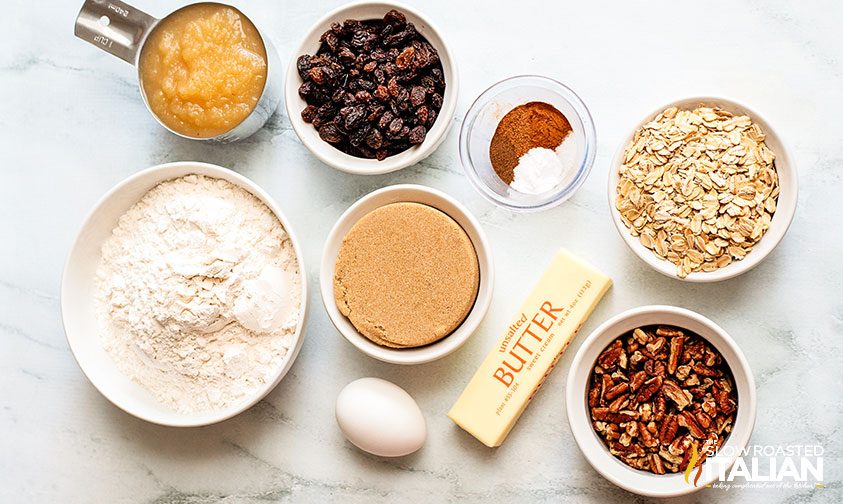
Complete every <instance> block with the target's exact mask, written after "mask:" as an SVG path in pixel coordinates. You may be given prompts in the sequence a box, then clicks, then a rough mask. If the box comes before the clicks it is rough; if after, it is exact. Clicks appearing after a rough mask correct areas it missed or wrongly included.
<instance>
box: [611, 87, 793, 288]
mask: <svg viewBox="0 0 843 504" xmlns="http://www.w3.org/2000/svg"><path fill="white" fill-rule="evenodd" d="M797 193H798V180H797V175H796V167H795V165H794V164H793V162H792V160H791V156H790V154H789V151H788V150H787V148H786V147H785V145H784V144H783V142H782V140H781V137H780V136H779V135H778V134H777V133H776V132H775V130H774V129H773V128H772V127H771V126H770V124H769V123H768V122H767V121H766V120H765V119H764V118H763V117H762V116H761V115H760V114H758V113H757V112H755V111H754V110H752V109H750V108H749V107H747V106H745V105H743V104H740V103H738V102H735V101H733V100H728V99H725V98H714V97H694V98H687V99H684V100H679V101H676V102H673V103H671V104H668V105H666V106H662V107H659V108H658V109H657V110H656V111H654V112H653V113H651V114H649V115H647V116H646V118H645V119H644V121H642V122H641V123H640V124H639V125H637V126H636V127H635V129H634V130H633V131H632V133H630V135H629V136H628V137H627V138H626V139H625V140H624V142H623V143H622V144H621V146H620V148H619V149H618V151H617V153H616V154H615V157H614V159H613V161H612V167H611V169H610V172H609V207H610V210H611V213H612V218H613V220H614V222H615V226H616V227H617V229H618V232H619V233H620V235H621V237H622V238H623V240H624V241H625V242H626V244H627V245H628V246H629V248H630V249H632V251H633V252H635V254H637V255H638V257H640V258H641V259H642V260H644V261H645V262H646V263H647V264H649V265H650V266H652V267H653V268H654V269H655V270H656V271H658V272H660V273H662V274H664V275H667V276H670V277H674V278H679V279H681V280H685V281H690V282H715V281H719V280H726V279H729V278H733V277H735V276H737V275H740V274H741V273H744V272H746V271H749V270H750V269H752V268H753V267H755V266H757V265H758V264H759V263H760V262H761V261H762V260H763V259H764V258H765V257H766V256H767V255H768V254H769V253H770V252H771V251H772V250H773V249H774V248H775V247H776V245H778V243H779V242H780V241H781V239H782V238H783V237H784V235H785V233H786V232H787V229H788V227H789V226H790V223H791V221H792V220H793V214H794V212H795V211H796V200H797Z"/></svg>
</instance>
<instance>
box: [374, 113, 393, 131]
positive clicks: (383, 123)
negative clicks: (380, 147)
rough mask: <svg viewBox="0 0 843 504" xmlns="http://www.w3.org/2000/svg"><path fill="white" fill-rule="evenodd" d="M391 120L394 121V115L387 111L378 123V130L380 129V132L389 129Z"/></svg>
mask: <svg viewBox="0 0 843 504" xmlns="http://www.w3.org/2000/svg"><path fill="white" fill-rule="evenodd" d="M393 119H395V115H394V114H393V113H392V112H390V111H388V110H387V111H386V112H384V113H383V115H382V116H381V118H380V120H379V121H378V128H380V129H382V130H385V129H387V128H388V127H389V124H390V123H391V122H392V120H393Z"/></svg>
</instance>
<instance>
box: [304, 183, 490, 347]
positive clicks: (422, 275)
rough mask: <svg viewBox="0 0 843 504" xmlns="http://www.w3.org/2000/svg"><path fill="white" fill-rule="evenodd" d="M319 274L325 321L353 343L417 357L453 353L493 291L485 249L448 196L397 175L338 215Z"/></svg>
mask: <svg viewBox="0 0 843 504" xmlns="http://www.w3.org/2000/svg"><path fill="white" fill-rule="evenodd" d="M319 283H320V287H321V291H322V301H323V302H324V304H325V309H326V311H327V312H328V316H329V318H330V319H331V322H332V323H333V324H334V326H335V327H336V328H337V330H338V331H339V332H340V333H341V334H342V335H343V337H345V338H346V339H347V340H348V341H349V342H350V343H351V344H352V345H354V346H355V347H356V348H357V349H358V350H360V351H361V352H363V353H365V354H367V355H369V356H371V357H374V358H375V359H378V360H381V361H384V362H391V363H393V364H422V363H426V362H431V361H433V360H436V359H439V358H442V357H444V356H446V355H448V354H450V353H452V352H454V351H455V350H456V349H457V348H459V347H460V346H462V345H463V344H464V343H465V342H466V341H467V340H468V338H469V337H470V336H471V335H472V334H473V333H474V331H475V330H476V329H477V327H478V326H479V324H480V322H481V320H482V319H483V317H484V316H485V314H486V311H487V310H488V308H489V304H490V301H491V297H492V288H493V285H494V267H493V265H492V252H491V247H490V246H489V244H488V241H487V239H486V235H485V233H484V232H483V229H482V228H481V226H480V223H479V222H478V221H477V219H475V218H474V217H473V216H472V215H471V213H469V211H468V210H467V209H466V208H465V207H463V206H462V205H461V204H460V203H459V202H458V201H457V200H455V199H454V198H452V197H450V196H448V195H447V194H445V193H443V192H440V191H437V190H435V189H431V188H429V187H425V186H420V185H414V184H398V185H393V186H388V187H384V188H382V189H378V190H377V191H374V192H372V193H370V194H368V195H366V196H364V197H363V198H361V199H360V200H358V201H357V202H356V203H354V204H353V205H352V206H351V207H349V208H348V210H346V211H345V212H344V213H343V214H342V216H340V218H339V219H338V220H337V223H336V225H335V226H334V228H333V229H332V230H331V233H330V234H329V235H328V239H327V240H326V243H325V248H324V250H323V255H322V266H321V270H320V279H319Z"/></svg>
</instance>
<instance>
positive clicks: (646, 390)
mask: <svg viewBox="0 0 843 504" xmlns="http://www.w3.org/2000/svg"><path fill="white" fill-rule="evenodd" d="M566 400H567V410H568V420H569V422H570V425H571V430H572V432H573V435H574V439H575V440H576V442H577V444H578V445H579V447H580V449H581V450H582V452H583V455H584V456H585V458H586V459H587V460H588V461H589V463H590V464H591V465H592V466H593V467H594V468H595V469H596V470H597V472H599V473H600V474H602V475H603V476H604V477H605V478H606V479H608V480H609V481H611V482H612V483H614V484H616V485H618V486H620V487H621V488H624V489H626V490H628V491H630V492H635V493H637V494H640V495H646V496H650V497H673V496H678V495H683V494H687V493H691V492H694V491H696V490H699V489H702V488H705V487H706V485H708V484H711V483H712V482H714V481H716V480H717V478H719V475H720V474H721V473H724V472H727V471H728V470H729V469H730V468H731V467H732V465H733V464H734V463H735V461H736V460H737V458H738V456H739V455H740V453H741V451H742V450H744V449H745V447H746V446H747V443H748V442H749V439H750V436H751V435H752V430H753V428H754V426H755V416H756V395H755V381H754V378H753V376H752V370H751V369H750V367H749V363H748V362H747V360H746V358H745V357H744V355H743V353H742V352H741V350H740V348H738V346H737V345H736V344H735V342H734V340H733V339H732V338H731V337H730V336H729V335H728V334H727V333H726V332H725V331H724V330H723V329H722V328H720V327H719V326H718V325H717V324H715V323H714V322H712V321H711V320H709V319H708V318H706V317H704V316H702V315H700V314H698V313H695V312H693V311H690V310H686V309H684V308H678V307H674V306H642V307H639V308H634V309H632V310H628V311H626V312H623V313H621V314H619V315H617V316H615V317H612V318H611V319H609V320H608V321H606V322H605V323H603V324H601V325H600V327H598V328H597V329H595V330H594V332H592V333H591V334H590V335H589V336H588V338H586V340H585V341H584V342H583V344H582V345H581V346H580V349H579V350H578V351H577V354H576V356H575V357H574V359H573V361H572V363H571V368H570V372H569V375H568V382H567V390H566Z"/></svg>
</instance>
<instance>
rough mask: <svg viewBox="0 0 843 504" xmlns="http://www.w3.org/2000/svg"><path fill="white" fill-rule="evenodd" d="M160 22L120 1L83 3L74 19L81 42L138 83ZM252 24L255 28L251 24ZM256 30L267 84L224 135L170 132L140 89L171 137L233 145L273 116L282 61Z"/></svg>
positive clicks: (279, 84) (92, 0)
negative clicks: (132, 71)
mask: <svg viewBox="0 0 843 504" xmlns="http://www.w3.org/2000/svg"><path fill="white" fill-rule="evenodd" d="M200 3H203V4H216V5H225V6H226V7H230V8H232V9H235V10H237V12H238V13H240V15H242V16H243V17H244V18H246V19H249V18H248V16H246V15H245V14H243V13H242V12H240V10H238V9H237V8H236V7H232V6H230V5H226V4H217V3H216V2H200ZM185 7H189V6H185ZM185 7H182V8H181V9H184V8H185ZM181 9H179V10H181ZM175 12H178V10H176V11H174V12H173V13H171V14H170V15H172V14H174V13H175ZM159 21H161V19H158V18H155V17H153V16H150V15H149V14H147V13H145V12H143V11H141V10H140V9H136V8H135V7H132V6H131V5H129V4H126V3H123V2H120V1H119V0H85V4H84V5H83V6H82V10H80V11H79V15H78V16H77V17H76V26H75V29H74V33H75V35H76V36H77V37H79V38H81V39H82V40H86V41H88V42H89V43H91V44H93V45H95V46H97V47H99V48H100V49H102V50H103V51H105V52H107V53H109V54H112V55H114V56H117V57H118V58H120V59H122V60H124V61H127V62H129V63H131V64H132V65H134V66H135V68H136V69H137V71H138V82H139V83H140V80H141V75H140V67H139V65H138V62H139V60H140V55H141V52H142V51H143V45H144V43H146V40H147V38H148V37H149V34H150V33H152V32H153V31H154V30H155V27H156V26H157V25H158V23H159ZM250 21H251V20H250ZM252 24H253V25H254V26H255V28H257V25H255V23H254V22H252ZM257 30H258V33H259V34H260V36H261V40H262V41H263V45H264V48H265V50H266V82H265V83H264V87H263V93H262V94H261V97H260V99H259V100H258V103H257V105H256V106H255V108H254V110H252V112H251V113H250V114H249V115H248V116H247V117H246V119H244V120H243V121H242V122H240V123H239V124H238V125H236V126H234V127H233V128H232V129H230V130H228V131H227V132H225V133H223V134H221V135H217V136H215V137H210V138H196V137H191V136H187V135H183V134H181V133H179V132H177V131H173V130H172V129H171V128H169V127H168V126H167V125H165V124H164V123H163V122H161V120H160V119H159V118H158V116H156V115H155V113H154V112H153V111H152V109H151V108H150V106H149V101H148V100H147V97H146V93H145V92H144V90H143V86H140V90H141V96H142V97H143V102H144V104H145V105H146V108H147V110H149V113H150V114H152V117H155V120H156V121H158V123H159V124H160V125H161V126H163V127H164V128H166V129H167V130H168V131H170V132H171V133H173V134H175V135H178V136H180V137H182V138H189V139H191V140H203V141H209V142H234V141H237V140H242V139H243V138H246V137H248V136H249V135H251V134H252V133H254V132H256V131H257V130H259V129H260V128H261V127H262V126H263V125H264V124H265V123H266V121H267V120H268V119H269V117H270V116H271V115H272V113H273V112H275V109H276V108H277V107H278V104H279V102H280V101H281V96H282V93H283V90H282V84H283V82H282V75H283V73H282V72H281V61H280V59H279V58H278V52H277V51H276V50H275V46H273V45H272V41H270V40H269V38H267V36H266V35H265V34H264V33H263V32H262V31H261V30H260V28H257Z"/></svg>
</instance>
